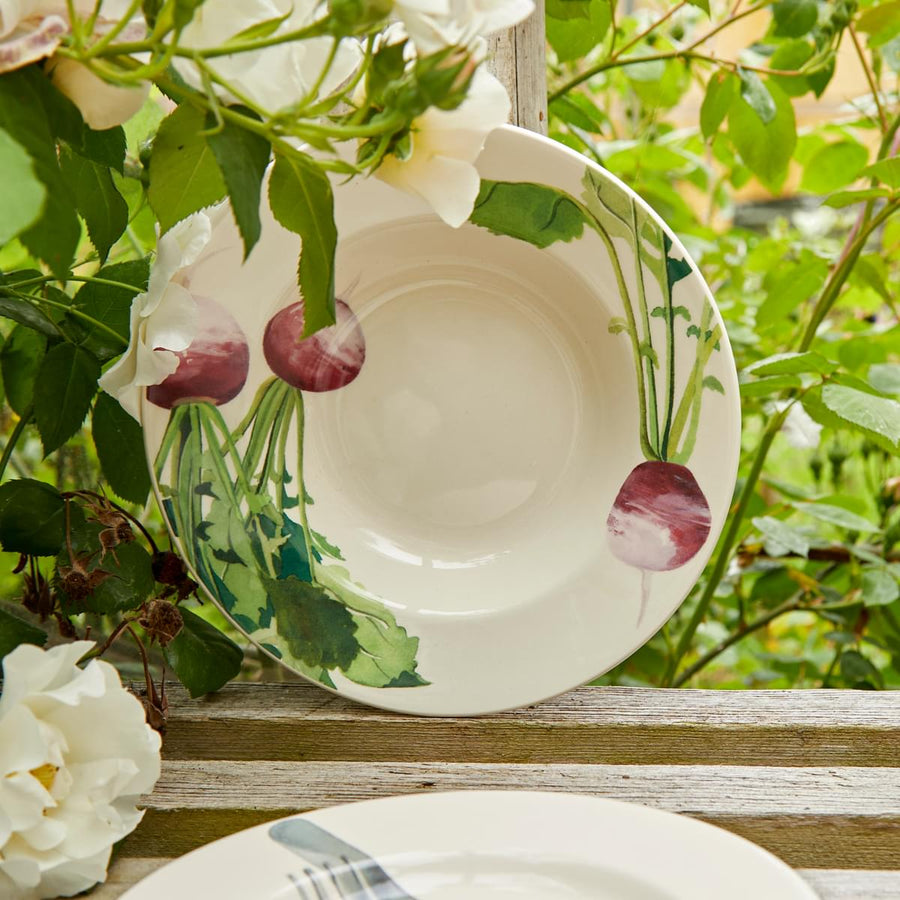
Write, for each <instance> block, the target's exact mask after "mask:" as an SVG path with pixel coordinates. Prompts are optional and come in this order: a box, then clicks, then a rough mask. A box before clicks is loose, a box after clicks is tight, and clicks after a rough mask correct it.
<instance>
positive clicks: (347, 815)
mask: <svg viewBox="0 0 900 900" xmlns="http://www.w3.org/2000/svg"><path fill="white" fill-rule="evenodd" d="M815 896H816V895H815V894H814V893H813V891H812V889H811V888H810V887H809V886H808V885H807V884H806V883H805V882H804V881H803V880H802V879H801V878H800V877H799V876H798V875H797V874H796V873H795V872H793V871H792V870H791V869H790V868H789V867H788V866H786V865H785V864H784V863H783V862H781V860H779V859H777V858H776V857H774V856H772V855H771V854H770V853H768V852H767V851H765V850H763V849H761V848H760V847H757V846H756V845H755V844H751V843H750V842H749V841H746V840H744V839H743V838H740V837H737V836H736V835H733V834H730V833H729V832H727V831H723V830H721V829H719V828H715V827H713V826H712V825H707V824H705V823H703V822H699V821H697V820H695V819H690V818H687V817H685V816H678V815H674V814H672V813H666V812H660V811H658V810H654V809H649V808H647V807H643V806H637V805H633V804H630V803H621V802H618V801H615V800H603V799H597V798H594V797H582V796H577V795H569V794H548V793H531V792H525V791H522V792H518V791H508V792H499V791H497V792H491V791H468V792H458V793H446V794H419V795H414V796H408V797H391V798H388V799H383V800H371V801H367V802H364V803H354V804H350V805H348V806H339V807H334V808H332V809H326V810H322V811H319V812H315V813H309V814H308V815H305V816H298V817H293V818H289V819H281V820H279V821H278V822H275V823H270V824H266V825H259V826H257V827H255V828H250V829H248V830H247V831H242V832H240V833H238V834H235V835H232V836H230V837H227V838H223V839H222V840H219V841H216V842H214V843H212V844H209V845H207V846H206V847H202V848H200V849H199V850H195V851H194V852H193V853H189V854H187V856H183V857H181V858H180V859H178V860H177V861H175V862H173V863H170V864H169V865H168V866H166V867H165V868H163V869H161V870H160V871H158V872H156V873H154V874H153V875H151V876H150V877H149V878H147V879H145V880H144V881H143V882H141V883H140V884H138V885H137V886H136V887H134V888H132V889H131V890H130V891H129V892H128V893H126V894H125V896H124V897H123V900H159V898H161V897H165V898H166V900H195V898H197V897H215V898H216V900H276V898H278V900H288V898H292V900H341V898H343V900H488V898H489V900H501V898H516V900H724V898H727V900H815Z"/></svg>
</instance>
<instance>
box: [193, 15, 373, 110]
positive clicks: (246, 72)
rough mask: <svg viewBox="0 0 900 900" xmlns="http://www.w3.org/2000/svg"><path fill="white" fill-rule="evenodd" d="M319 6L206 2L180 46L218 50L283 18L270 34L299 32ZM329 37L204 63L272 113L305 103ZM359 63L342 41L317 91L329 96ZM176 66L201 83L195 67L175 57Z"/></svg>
mask: <svg viewBox="0 0 900 900" xmlns="http://www.w3.org/2000/svg"><path fill="white" fill-rule="evenodd" d="M321 13H322V7H321V5H320V4H319V3H318V2H315V0H296V2H294V0H244V2H241V3H235V2H233V0H206V2H205V3H204V4H203V5H202V6H201V7H200V8H199V9H198V10H197V12H196V13H195V14H194V18H193V19H192V20H191V22H190V24H189V25H188V26H187V27H186V28H185V29H184V31H183V32H182V35H181V44H182V46H184V47H189V48H192V49H195V50H203V49H206V48H210V47H217V46H220V45H222V44H225V43H227V42H228V41H229V40H230V39H232V38H234V37H235V36H236V35H237V34H239V33H240V32H242V31H244V30H245V29H247V28H249V27H251V26H253V25H258V24H259V23H261V22H266V21H269V20H272V19H281V18H284V21H283V22H282V23H281V24H280V25H279V26H278V29H277V30H276V31H275V32H274V33H273V36H277V35H279V34H287V33H288V32H292V31H297V30H298V29H301V28H304V27H305V26H307V25H309V24H311V23H312V22H313V21H315V19H316V17H317V15H319V14H321ZM331 45H332V39H331V38H329V37H316V38H308V39H306V40H302V41H291V42H288V43H284V44H276V45H273V46H271V47H266V48H265V49H263V50H254V51H250V52H244V53H236V54H234V55H233V56H219V57H215V58H213V59H210V60H209V61H208V64H209V65H210V66H211V67H212V68H213V69H214V70H215V72H216V73H217V74H218V75H219V76H220V77H221V78H223V79H224V80H225V81H227V82H229V84H231V85H232V86H233V87H234V89H235V91H236V92H239V93H240V94H242V95H243V96H245V97H246V98H247V99H248V100H250V101H252V102H253V103H255V104H256V105H257V106H259V107H261V108H262V109H264V110H267V111H270V112H274V111H277V110H279V109H282V108H283V107H285V106H289V105H290V104H292V103H296V102H298V101H299V100H301V99H303V98H304V97H305V96H306V95H307V93H309V91H310V90H312V88H313V87H314V86H315V85H316V83H317V81H318V80H319V75H320V73H321V72H322V69H323V67H324V66H325V63H326V61H327V59H328V55H329V53H330V52H331ZM361 59H362V52H361V50H360V48H359V44H358V43H357V42H356V41H353V40H349V39H345V40H342V41H341V42H340V44H339V45H338V50H337V53H336V54H335V57H334V60H333V61H332V63H331V68H330V69H329V72H328V74H327V75H326V77H325V78H324V79H323V80H322V83H321V84H320V85H319V88H318V93H319V95H321V96H327V95H328V94H330V93H332V92H333V91H334V90H335V89H336V88H338V87H339V86H340V85H341V84H342V83H343V82H345V81H346V80H347V79H348V78H350V76H351V75H352V74H353V72H354V71H355V70H356V68H357V66H358V65H359V63H360V60H361ZM175 66H176V68H177V69H178V71H179V72H180V73H181V75H182V77H183V78H184V79H185V80H186V81H187V82H188V83H189V84H191V85H193V86H194V87H200V86H201V85H202V80H201V78H200V75H199V73H198V71H197V69H196V68H195V66H194V64H193V63H192V62H191V61H190V60H187V59H184V58H179V59H177V60H176V61H175ZM216 90H217V91H218V92H219V93H220V94H221V96H222V97H223V98H224V99H226V100H228V101H239V100H240V98H239V97H237V96H233V95H232V94H230V93H229V92H228V91H227V90H225V89H224V88H222V87H221V86H216Z"/></svg>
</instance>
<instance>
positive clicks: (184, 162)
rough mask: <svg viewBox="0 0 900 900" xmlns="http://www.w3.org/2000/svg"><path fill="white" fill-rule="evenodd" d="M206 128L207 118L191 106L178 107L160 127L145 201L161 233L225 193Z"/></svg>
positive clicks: (151, 162)
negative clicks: (147, 202)
mask: <svg viewBox="0 0 900 900" xmlns="http://www.w3.org/2000/svg"><path fill="white" fill-rule="evenodd" d="M205 128H206V116H205V115H204V113H203V112H202V111H201V110H199V109H197V108H196V107H193V106H179V107H178V109H176V110H175V111H174V112H173V113H171V114H170V115H169V116H167V117H166V118H165V119H164V120H163V122H162V124H161V125H160V126H159V131H158V132H157V134H156V137H155V139H154V141H153V153H152V155H151V158H150V186H149V188H148V190H147V199H148V200H149V202H150V206H151V207H152V208H153V212H154V213H155V214H156V218H157V219H158V220H159V227H160V230H161V231H163V232H166V231H168V230H169V229H170V228H171V227H172V226H173V225H174V224H175V223H176V222H180V221H181V220H182V219H184V218H185V217H187V216H189V215H190V214H191V213H194V212H197V211H198V210H201V209H203V208H204V207H207V206H211V205H212V204H213V203H218V201H219V200H221V199H222V198H223V197H224V196H225V194H226V192H227V189H226V187H225V180H224V178H223V176H222V170H221V169H220V168H219V166H218V163H217V162H216V157H215V154H214V153H213V150H212V147H210V144H209V141H208V139H207V136H206V134H205V133H204V130H205Z"/></svg>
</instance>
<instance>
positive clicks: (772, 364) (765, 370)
mask: <svg viewBox="0 0 900 900" xmlns="http://www.w3.org/2000/svg"><path fill="white" fill-rule="evenodd" d="M835 369H837V363H833V362H832V361H831V360H830V359H826V358H825V357H824V356H822V355H821V354H820V353H816V352H815V351H812V350H807V351H806V352H805V353H776V354H775V355H774V356H767V357H766V358H765V359H761V360H759V361H758V362H755V363H753V364H752V365H750V366H747V368H746V369H745V370H744V371H745V372H748V373H750V374H753V375H757V376H764V375H805V374H807V373H811V374H814V375H830V374H831V373H832V372H834V370H835Z"/></svg>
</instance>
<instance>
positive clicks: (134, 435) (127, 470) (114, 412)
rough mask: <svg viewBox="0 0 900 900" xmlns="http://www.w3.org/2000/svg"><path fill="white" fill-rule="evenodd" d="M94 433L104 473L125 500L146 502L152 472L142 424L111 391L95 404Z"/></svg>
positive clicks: (102, 394) (111, 485)
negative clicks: (111, 394) (121, 404)
mask: <svg viewBox="0 0 900 900" xmlns="http://www.w3.org/2000/svg"><path fill="white" fill-rule="evenodd" d="M91 434H92V436H93V438H94V446H95V447H96V448H97V457H98V458H99V460H100V467H101V468H102V470H103V477H104V478H105V479H106V481H107V482H108V483H109V486H110V487H111V488H112V489H113V490H114V491H115V492H116V494H118V495H119V496H120V497H122V498H123V499H125V500H130V501H131V502H132V503H141V504H142V503H144V502H145V501H146V499H147V494H148V493H149V492H150V472H149V469H148V468H147V461H146V455H145V453H144V432H143V431H142V429H141V426H140V425H139V424H138V423H137V422H135V420H134V419H133V418H132V417H131V416H130V415H129V414H128V413H127V412H125V410H124V409H122V407H121V406H120V405H119V403H118V402H117V401H116V400H114V399H113V398H112V397H110V396H109V394H106V393H102V392H101V393H100V394H99V395H98V397H97V402H96V403H95V404H94V414H93V417H92V418H91Z"/></svg>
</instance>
